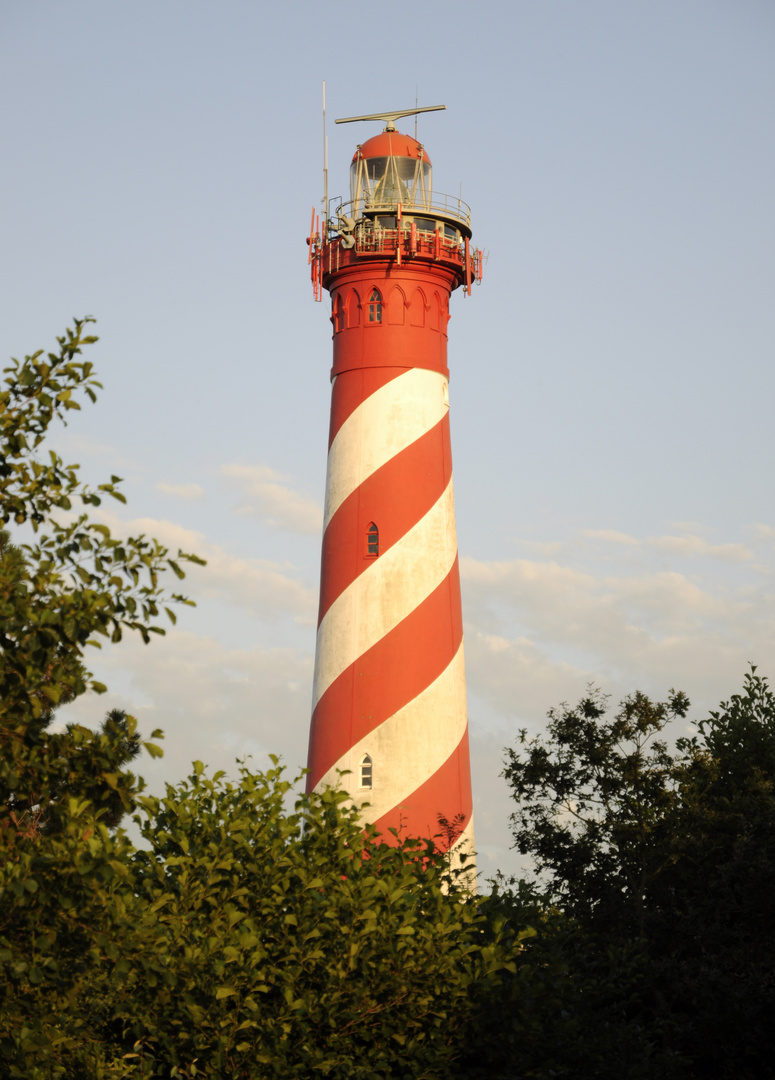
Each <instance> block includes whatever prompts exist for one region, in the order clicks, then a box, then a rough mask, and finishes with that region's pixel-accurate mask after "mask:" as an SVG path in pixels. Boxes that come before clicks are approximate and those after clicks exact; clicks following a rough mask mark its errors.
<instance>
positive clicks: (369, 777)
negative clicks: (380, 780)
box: [360, 754, 373, 788]
mask: <svg viewBox="0 0 775 1080" xmlns="http://www.w3.org/2000/svg"><path fill="white" fill-rule="evenodd" d="M360 773H361V775H360V781H361V782H360V787H361V788H371V786H372V781H373V766H372V763H371V758H370V757H369V755H368V754H364V755H363V757H362V758H361V768H360Z"/></svg>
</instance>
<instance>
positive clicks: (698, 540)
mask: <svg viewBox="0 0 775 1080" xmlns="http://www.w3.org/2000/svg"><path fill="white" fill-rule="evenodd" d="M646 543H647V544H649V545H650V546H651V547H655V548H661V549H662V550H664V551H674V552H675V553H676V554H677V555H701V556H709V557H710V558H713V559H724V560H726V561H728V562H746V561H747V560H748V559H752V558H753V552H752V551H751V550H750V549H749V548H747V547H745V545H744V544H711V543H709V542H708V541H707V540H704V539H703V538H702V537H701V536H651V537H649V539H648V540H647V541H646Z"/></svg>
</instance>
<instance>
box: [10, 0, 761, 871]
mask: <svg viewBox="0 0 775 1080" xmlns="http://www.w3.org/2000/svg"><path fill="white" fill-rule="evenodd" d="M774 54H775V8H774V7H773V6H772V4H771V3H769V2H768V0H736V2H735V3H729V2H726V3H722V2H719V0H630V2H628V3H622V2H621V0H586V2H585V3H583V4H582V3H578V2H573V0H545V2H544V3H541V4H538V3H534V2H530V3H528V2H526V0H512V2H510V3H508V4H501V3H494V2H489V0H485V2H484V3H481V4H478V5H471V4H468V3H462V2H458V0H448V2H447V3H445V4H444V5H443V6H440V5H438V4H430V3H424V2H421V0H414V2H412V3H408V2H406V0H394V3H392V4H391V5H390V8H389V12H388V11H386V12H381V13H380V15H379V17H376V16H375V14H374V12H369V11H367V10H366V9H362V8H352V9H346V11H345V10H340V9H332V10H327V9H325V8H323V7H321V6H320V5H319V4H315V5H312V4H310V3H307V2H305V0H301V2H296V3H288V4H285V5H276V4H272V5H269V4H267V3H260V2H252V3H248V2H245V0H228V2H224V3H219V4H215V3H204V2H201V0H185V3H184V2H182V0H168V2H166V3H164V4H159V3H156V2H154V3H152V2H150V0H134V2H133V3H132V4H105V3H100V2H96V0H89V2H85V0H71V2H69V3H67V4H62V3H57V2H52V0H48V2H44V0H24V2H22V0H4V2H2V3H0V95H1V97H2V101H3V109H2V116H0V146H2V148H3V154H2V158H3V165H2V172H1V173H0V297H1V298H2V299H1V300H0V312H1V313H2V318H1V319H0V330H1V331H2V334H1V336H2V341H0V356H1V357H2V359H3V362H4V363H5V362H7V360H8V359H9V358H10V357H11V356H16V357H21V356H24V355H26V354H29V353H32V352H33V351H35V350H36V349H38V348H46V349H49V348H51V347H52V346H53V345H54V343H55V337H56V336H57V335H58V334H61V333H62V331H63V329H64V327H65V326H66V325H68V324H69V323H70V322H71V320H72V318H73V317H74V316H78V317H80V316H83V315H85V314H89V315H94V316H96V317H97V319H98V325H97V329H96V332H97V333H98V334H99V335H100V342H99V344H98V345H96V346H94V347H92V349H91V353H90V357H89V358H90V359H91V360H92V361H93V362H94V363H95V365H96V367H97V370H98V376H99V377H100V378H101V381H102V382H103V384H104V393H103V394H102V395H101V397H100V400H99V402H98V404H97V405H96V406H95V407H88V408H86V407H84V409H83V411H82V412H81V413H78V414H76V415H75V416H74V419H72V420H71V422H70V424H69V426H68V427H67V428H60V429H59V430H57V431H56V432H54V434H53V435H52V439H51V446H52V447H54V448H55V449H57V450H58V451H59V452H60V453H61V454H62V455H63V456H64V457H65V458H66V459H67V460H68V461H76V462H79V463H80V464H81V466H82V472H83V475H84V478H85V479H86V480H88V481H90V482H92V483H100V482H103V481H104V480H106V479H107V478H108V476H109V474H111V473H116V474H118V475H120V476H121V477H123V478H124V485H123V488H124V492H125V494H126V496H127V499H128V504H127V506H126V507H122V506H120V505H119V504H118V503H114V504H113V505H112V506H110V507H104V508H103V509H102V510H101V511H100V514H101V518H102V520H104V521H105V522H107V523H108V524H110V526H111V527H112V528H113V527H114V528H115V529H116V531H117V532H119V533H120V534H129V533H136V532H138V531H143V532H146V533H149V534H152V535H154V536H156V537H158V538H159V539H160V540H161V541H163V542H164V543H166V544H167V545H169V547H171V548H172V549H173V550H177V549H178V547H182V548H183V549H184V550H193V551H196V552H197V553H198V554H200V555H201V556H203V557H204V558H206V559H207V560H208V565H207V567H206V568H203V569H196V570H194V571H192V572H191V573H190V574H189V576H188V578H187V581H186V583H185V584H186V589H187V591H188V594H189V595H190V596H191V597H192V598H193V599H194V600H195V601H196V604H197V606H196V607H195V608H191V609H188V608H187V609H184V610H182V611H181V612H180V613H179V620H178V624H177V626H176V627H175V628H171V629H170V630H169V631H168V633H167V635H166V637H165V638H163V639H160V640H156V641H154V642H153V644H152V645H151V646H147V647H146V646H144V645H143V644H142V643H141V642H140V641H139V640H132V639H127V640H125V641H124V642H122V643H121V645H120V646H115V647H106V648H104V649H103V650H102V651H101V652H100V653H99V654H96V653H95V659H94V663H93V667H94V671H95V673H96V674H97V675H98V676H99V677H100V678H101V679H102V681H104V682H106V683H107V684H108V686H109V692H108V693H107V694H106V695H103V696H101V697H97V696H89V697H86V698H82V699H80V700H79V701H78V702H76V703H75V704H74V705H72V706H70V707H68V710H67V717H64V710H63V714H62V716H63V719H74V720H79V721H81V722H84V723H91V724H94V723H97V722H98V721H99V719H100V717H101V716H102V715H103V714H104V712H105V710H106V709H108V708H111V707H121V708H125V709H127V710H128V711H130V712H131V713H132V714H133V715H135V716H136V717H137V718H138V720H139V723H140V726H141V729H142V730H143V731H145V732H150V731H151V730H152V729H153V728H156V727H160V728H162V729H163V730H164V732H165V740H164V747H165V756H164V758H163V759H161V760H160V761H158V762H156V761H151V760H150V759H146V760H145V761H144V763H143V765H142V767H141V769H140V771H141V772H142V773H143V775H144V776H145V777H146V779H147V780H148V782H149V785H150V787H151V788H152V790H155V791H159V790H162V789H163V785H164V783H166V782H171V783H174V782H176V781H177V780H179V779H181V778H182V777H183V776H185V775H186V773H187V771H188V768H189V764H190V762H191V761H192V760H193V759H199V760H202V761H204V762H205V763H207V764H208V765H209V766H211V767H212V768H224V769H226V770H227V771H229V772H230V773H234V771H235V769H236V765H235V761H236V759H238V758H244V757H246V756H247V755H251V756H252V757H251V764H252V765H254V766H255V767H258V768H263V767H266V766H267V764H268V762H269V757H268V755H269V754H272V753H274V754H279V755H281V756H282V758H283V760H284V761H285V762H286V763H287V765H288V768H289V770H291V771H292V772H294V773H295V771H296V770H297V768H299V767H302V766H303V765H304V763H305V760H306V746H307V736H308V727H309V713H310V703H311V685H312V666H313V652H314V641H315V618H316V608H317V587H318V575H319V558H320V532H321V522H322V501H323V494H324V483H325V465H326V446H327V433H328V409H329V398H330V386H329V378H328V375H329V368H330V363H331V343H330V338H331V328H330V324H329V322H328V315H329V309H328V306H327V303H326V302H325V301H324V302H323V303H315V302H314V301H313V297H312V290H311V287H310V283H309V271H308V267H307V247H306V244H305V238H306V236H307V233H308V231H309V220H310V214H311V210H312V207H313V206H318V207H319V205H320V201H321V197H322V142H323V123H322V108H321V106H322V83H323V81H324V80H325V82H326V98H327V116H328V140H329V173H330V194H331V195H332V196H333V195H336V194H342V193H344V192H345V191H346V189H347V183H348V166H349V161H350V159H351V157H352V154H353V151H354V149H355V145H356V143H358V142H364V141H365V140H366V139H367V138H368V137H370V136H371V135H373V134H377V132H378V131H379V130H380V127H379V125H378V124H359V125H342V126H339V127H337V126H335V125H334V124H333V122H332V121H333V119H334V118H336V117H341V116H352V115H358V114H364V113H373V112H377V111H379V110H385V109H401V108H410V107H411V106H412V105H413V104H414V102H415V100H419V104H420V105H437V104H445V105H446V106H447V110H446V112H436V113H431V114H428V115H427V116H421V117H419V119H418V137H419V138H420V140H421V141H422V142H423V143H424V145H425V147H426V149H427V151H428V153H429V155H430V157H431V159H432V162H433V167H434V189H435V190H436V191H439V192H446V193H450V194H454V195H456V196H457V195H458V194H459V193H462V197H463V199H464V200H465V201H466V202H467V203H469V204H470V206H471V208H472V213H473V230H474V243H475V244H476V246H479V247H481V248H482V249H483V250H484V251H485V252H486V265H485V269H484V278H483V281H482V284H481V287H476V288H475V289H474V292H473V296H472V297H471V298H467V297H465V298H464V297H463V296H462V295H460V294H455V295H454V296H453V300H452V321H451V323H450V327H449V333H450V340H449V365H450V370H451V383H450V401H451V412H450V417H451V424H452V441H453V457H454V462H455V500H456V511H457V529H458V544H459V551H460V559H461V575H462V588H463V608H464V623H465V647H466V664H467V674H468V696H469V718H470V726H471V752H472V767H473V782H474V801H475V816H476V828H477V849H478V853H479V866H480V869H481V870H482V874H483V877H487V876H489V875H491V874H493V873H494V872H495V871H496V870H497V869H501V870H502V871H504V872H506V873H512V872H518V871H519V870H520V868H521V864H520V863H519V859H518V857H517V856H516V854H515V853H514V851H513V850H512V849H511V836H510V831H509V820H508V819H509V814H510V813H511V805H512V804H511V803H510V800H509V793H508V790H507V788H506V786H505V782H504V780H503V779H502V777H501V775H500V773H501V770H502V769H503V757H504V751H503V748H504V747H506V746H510V745H514V743H515V741H516V739H517V737H518V733H519V731H520V730H522V729H526V730H527V731H528V732H530V733H532V734H540V732H541V731H542V730H543V729H544V727H545V723H546V719H545V718H546V712H547V710H548V709H549V708H551V707H552V706H555V705H557V704H558V703H560V702H562V701H574V700H576V699H578V698H579V697H580V696H582V694H584V693H585V690H586V687H587V686H588V685H589V684H590V683H593V684H595V685H597V686H599V687H601V688H602V689H603V690H604V691H606V692H608V693H610V694H611V695H612V702H613V703H615V702H616V701H618V700H620V699H621V698H622V697H623V696H624V695H626V694H627V693H630V692H632V691H634V690H636V689H640V690H643V691H645V692H646V693H649V694H651V695H653V696H655V697H656V698H659V699H663V698H664V697H665V696H666V695H667V693H668V691H669V690H670V688H671V687H676V688H679V689H682V690H684V691H685V692H686V693H687V694H688V695H689V697H690V699H691V701H692V703H693V705H692V710H691V713H690V716H689V719H688V722H687V727H686V728H683V727H682V728H681V730H678V729H676V732H675V734H685V732H686V730H687V729H688V730H692V728H693V725H694V724H696V722H697V720H698V719H701V718H702V716H703V715H705V714H706V713H707V710H708V709H709V708H712V707H714V705H716V704H717V703H718V702H719V701H720V700H721V699H724V698H728V697H729V696H730V695H731V694H733V693H735V692H736V691H737V690H738V689H739V688H740V686H741V684H742V678H743V675H744V673H745V671H746V668H747V665H748V663H749V662H753V663H755V664H757V665H759V670H760V672H761V673H763V674H765V675H771V676H772V675H775V664H774V663H773V636H774V633H773V632H774V631H775V504H774V503H773V498H772V479H771V477H772V450H771V446H772V441H773V424H772V412H773V400H774V398H775V375H774V373H773V372H774V369H775V365H774V364H773V360H775V355H774V352H775V350H774V346H773V342H774V341H775V303H773V297H774V296H775V200H774V199H773V194H772V193H773V191H774V190H775V138H774V137H773V136H774V135H775V132H774V131H773V126H774V122H773V117H774V116H775V110H774V108H773V106H775V64H773V62H772V57H773V55H774ZM398 126H399V128H400V129H401V128H402V129H403V130H405V131H408V132H409V133H410V134H413V132H414V121H413V120H412V119H411V118H410V119H407V120H404V121H401V122H399V124H398ZM325 300H327V297H326V298H325Z"/></svg>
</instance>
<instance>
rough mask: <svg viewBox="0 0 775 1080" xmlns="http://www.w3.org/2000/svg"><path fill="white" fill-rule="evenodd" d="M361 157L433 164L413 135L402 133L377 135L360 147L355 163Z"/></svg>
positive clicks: (383, 132) (385, 132) (384, 132)
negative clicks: (397, 158)
mask: <svg viewBox="0 0 775 1080" xmlns="http://www.w3.org/2000/svg"><path fill="white" fill-rule="evenodd" d="M359 155H360V157H363V158H385V157H400V158H412V159H413V160H415V161H417V160H418V159H420V160H422V161H424V162H425V163H426V165H428V166H430V164H431V159H430V158H429V157H428V155H427V153H426V152H425V150H424V149H423V147H422V144H421V143H418V141H417V139H413V138H412V136H411V135H404V134H402V132H400V131H381V132H380V133H379V135H375V136H374V137H373V138H371V139H368V140H367V141H366V142H365V143H363V145H362V146H359V147H358V149H357V150H356V151H355V153H354V154H353V161H357V159H358V156H359Z"/></svg>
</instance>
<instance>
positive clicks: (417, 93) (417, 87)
mask: <svg viewBox="0 0 775 1080" xmlns="http://www.w3.org/2000/svg"><path fill="white" fill-rule="evenodd" d="M419 101H420V84H419V83H415V87H414V107H415V109H416V108H417V106H418V104H419ZM414 141H415V142H417V113H415V114H414Z"/></svg>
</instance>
